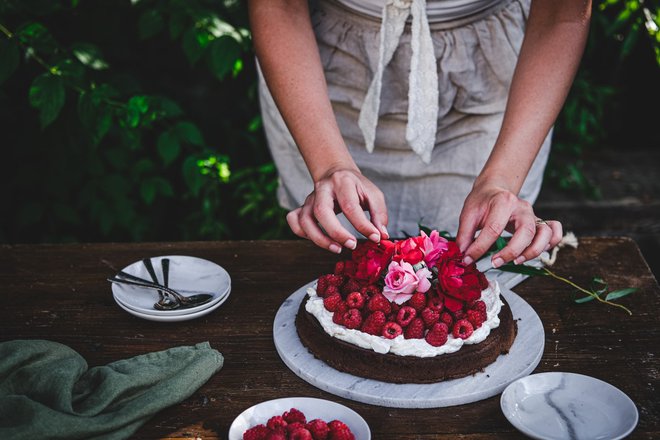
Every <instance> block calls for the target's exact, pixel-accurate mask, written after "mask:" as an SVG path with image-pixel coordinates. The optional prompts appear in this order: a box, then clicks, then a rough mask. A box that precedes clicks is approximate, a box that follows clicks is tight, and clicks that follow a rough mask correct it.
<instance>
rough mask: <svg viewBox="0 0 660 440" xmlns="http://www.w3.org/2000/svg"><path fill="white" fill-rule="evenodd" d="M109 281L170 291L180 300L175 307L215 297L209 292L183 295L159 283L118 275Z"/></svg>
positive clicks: (203, 301) (200, 302) (188, 305)
mask: <svg viewBox="0 0 660 440" xmlns="http://www.w3.org/2000/svg"><path fill="white" fill-rule="evenodd" d="M108 281H110V282H111V283H118V284H129V285H131V286H140V287H145V288H147V289H156V290H158V289H160V290H162V291H163V292H165V293H168V294H170V295H172V296H173V297H174V298H176V299H177V300H178V302H179V304H178V305H177V306H176V307H174V308H183V307H196V306H199V305H202V304H205V303H207V302H209V301H210V300H211V299H213V295H211V294H209V293H198V294H196V295H190V296H183V295H181V294H180V293H179V292H177V291H176V290H172V289H170V288H169V287H165V286H161V285H159V284H155V283H149V282H146V281H136V280H132V279H124V278H117V277H111V278H108ZM158 304H159V303H158V302H157V303H155V304H154V308H156V309H158V308H159V307H160V306H158ZM160 310H166V309H160ZM167 310H172V308H170V309H167Z"/></svg>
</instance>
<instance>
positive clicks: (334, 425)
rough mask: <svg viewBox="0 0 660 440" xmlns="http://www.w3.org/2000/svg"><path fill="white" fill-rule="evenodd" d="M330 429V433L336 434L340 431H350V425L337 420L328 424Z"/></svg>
mask: <svg viewBox="0 0 660 440" xmlns="http://www.w3.org/2000/svg"><path fill="white" fill-rule="evenodd" d="M328 428H330V432H334V431H339V430H340V429H348V425H346V423H344V422H342V421H341V420H337V419H335V420H332V421H330V422H328Z"/></svg>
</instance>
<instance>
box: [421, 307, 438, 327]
mask: <svg viewBox="0 0 660 440" xmlns="http://www.w3.org/2000/svg"><path fill="white" fill-rule="evenodd" d="M422 319H423V320H424V325H425V326H426V328H431V327H433V324H435V323H436V322H438V321H440V312H438V311H437V310H433V309H432V308H431V307H427V308H425V309H424V310H422Z"/></svg>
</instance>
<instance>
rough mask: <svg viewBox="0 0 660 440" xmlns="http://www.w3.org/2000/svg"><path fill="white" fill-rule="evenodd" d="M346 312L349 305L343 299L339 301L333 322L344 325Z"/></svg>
mask: <svg viewBox="0 0 660 440" xmlns="http://www.w3.org/2000/svg"><path fill="white" fill-rule="evenodd" d="M346 312H348V306H347V305H346V303H345V302H344V301H342V302H341V303H339V306H337V310H335V313H334V314H333V315H332V322H334V323H335V324H339V325H344V313H346Z"/></svg>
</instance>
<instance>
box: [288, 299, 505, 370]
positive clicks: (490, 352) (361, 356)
mask: <svg viewBox="0 0 660 440" xmlns="http://www.w3.org/2000/svg"><path fill="white" fill-rule="evenodd" d="M306 300H307V297H306V298H305V299H304V300H303V301H302V303H301V305H300V309H299V310H298V314H297V316H296V328H297V330H298V336H299V337H300V340H301V342H302V343H303V345H304V346H305V347H307V349H308V350H309V351H310V353H312V354H313V355H314V357H316V358H318V359H320V360H322V361H323V362H325V363H327V364H328V365H330V366H331V367H333V368H334V369H336V370H339V371H343V372H345V373H349V374H352V375H354V376H358V377H365V378H369V379H375V380H379V381H383V382H392V383H434V382H440V381H443V380H448V379H455V378H459V377H464V376H468V375H471V374H475V373H478V372H480V371H482V370H483V369H484V368H485V367H486V366H488V365H489V364H491V363H493V362H494V361H495V360H496V359H497V357H498V356H500V355H501V354H506V353H508V351H509V348H510V347H511V345H512V344H513V341H514V339H515V337H516V333H517V326H516V321H515V320H514V319H513V316H512V315H511V309H510V308H509V305H508V304H507V303H506V300H504V298H502V302H503V303H504V306H502V308H501V310H500V314H499V318H500V325H499V327H497V328H495V329H494V330H492V331H491V332H490V335H489V336H488V337H487V338H486V339H485V340H484V341H482V342H480V343H478V344H474V345H464V346H463V347H461V349H460V350H458V351H457V352H454V353H448V354H442V355H438V356H435V357H424V358H420V357H415V356H399V355H396V354H391V353H386V354H380V353H377V352H375V351H373V350H370V349H365V348H360V347H358V346H356V345H353V344H350V343H347V342H344V341H341V340H339V339H337V338H333V337H332V336H330V335H328V334H327V333H326V332H325V331H324V330H323V327H321V324H320V323H319V321H318V320H317V319H316V318H315V317H314V316H313V315H312V314H310V313H309V312H307V311H306V310H305V303H306Z"/></svg>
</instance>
